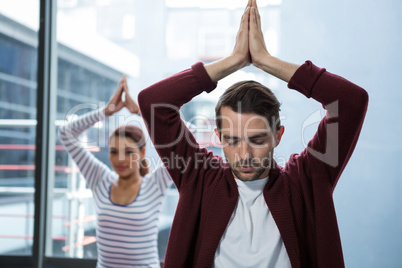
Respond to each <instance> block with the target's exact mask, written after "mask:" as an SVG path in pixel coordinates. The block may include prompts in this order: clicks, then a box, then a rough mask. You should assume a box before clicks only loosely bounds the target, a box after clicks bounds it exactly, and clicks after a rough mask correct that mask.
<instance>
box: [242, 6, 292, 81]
mask: <svg viewBox="0 0 402 268" xmlns="http://www.w3.org/2000/svg"><path fill="white" fill-rule="evenodd" d="M250 1H251V7H250V30H249V49H250V56H251V62H252V64H253V65H254V66H255V67H257V68H259V69H261V70H263V71H265V72H267V73H269V74H271V75H273V76H275V77H277V78H279V79H282V80H283V81H285V82H287V83H288V82H289V81H290V79H291V78H292V76H293V74H294V73H295V72H296V70H297V68H299V65H296V64H293V63H289V62H286V61H283V60H280V59H278V58H275V57H273V56H271V54H269V52H268V49H267V46H266V45H265V40H264V35H263V33H262V29H261V17H260V13H259V12H258V7H257V3H256V0H250Z"/></svg>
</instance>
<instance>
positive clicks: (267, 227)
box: [214, 178, 291, 268]
mask: <svg viewBox="0 0 402 268" xmlns="http://www.w3.org/2000/svg"><path fill="white" fill-rule="evenodd" d="M235 181H236V183H237V186H238V190H239V199H238V201H237V206H236V209H235V210H234V211H233V214H232V217H231V218H230V221H229V223H228V226H227V227H226V230H225V232H224V234H223V236H222V238H221V241H220V243H219V246H218V249H217V250H216V253H215V260H214V267H218V268H220V267H222V268H225V267H231V268H232V267H280V268H287V267H289V268H291V265H290V260H289V256H288V254H287V252H286V249H285V245H284V244H283V241H282V237H281V235H280V233H279V230H278V227H277V226H276V223H275V221H274V219H273V217H272V214H271V213H270V211H269V209H268V206H267V204H266V203H265V199H264V195H263V189H264V186H265V184H266V183H267V181H268V178H265V179H261V180H255V181H247V182H245V181H241V180H238V179H235Z"/></svg>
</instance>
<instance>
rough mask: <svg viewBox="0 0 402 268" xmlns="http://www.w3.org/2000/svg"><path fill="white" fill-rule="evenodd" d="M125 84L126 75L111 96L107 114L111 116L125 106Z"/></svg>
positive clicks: (106, 110)
mask: <svg viewBox="0 0 402 268" xmlns="http://www.w3.org/2000/svg"><path fill="white" fill-rule="evenodd" d="M124 84H126V76H124V75H123V76H122V78H121V80H120V83H119V85H118V86H117V89H116V92H115V93H114V94H113V96H112V97H111V98H110V100H109V103H108V104H107V106H106V108H105V114H106V115H107V116H111V115H112V114H114V113H115V112H118V111H120V110H121V108H123V107H124V102H123V92H124Z"/></svg>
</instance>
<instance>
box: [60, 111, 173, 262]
mask: <svg viewBox="0 0 402 268" xmlns="http://www.w3.org/2000/svg"><path fill="white" fill-rule="evenodd" d="M104 119H105V114H104V112H103V109H99V110H96V111H93V112H90V113H87V114H85V115H83V116H81V117H79V118H78V119H77V120H75V121H73V122H71V123H69V124H67V125H65V126H62V127H60V129H59V136H60V138H61V141H62V142H63V144H64V146H65V147H66V149H67V151H68V153H69V154H70V156H71V157H72V158H73V159H74V161H75V162H76V164H77V166H78V168H79V169H80V172H81V174H82V175H83V176H84V177H85V179H86V182H87V185H88V187H89V188H90V189H91V190H92V192H93V197H94V201H95V205H96V213H97V232H96V236H97V247H98V264H97V267H159V263H160V262H159V256H158V248H157V241H158V239H157V238H158V223H159V215H160V212H161V209H162V201H163V199H164V196H165V194H166V192H167V190H168V189H169V187H170V186H171V184H172V180H171V179H170V176H169V174H168V172H167V171H166V169H165V168H164V167H163V166H161V167H159V168H157V169H156V170H155V171H154V172H152V173H149V174H147V175H146V176H144V178H143V180H142V183H141V187H140V190H139V192H138V195H137V197H136V199H135V200H134V201H133V202H132V203H130V204H127V205H117V204H114V203H113V202H112V201H111V199H110V189H111V185H112V183H113V182H114V181H116V180H117V179H118V175H117V174H116V173H115V172H114V171H112V170H110V168H109V167H107V166H106V165H105V164H104V163H102V162H101V161H100V160H98V159H97V158H96V157H95V156H94V155H93V154H92V153H91V152H89V151H88V150H87V149H86V148H85V146H84V144H82V143H81V142H80V141H79V139H78V136H79V135H80V134H81V133H82V132H84V131H85V130H86V129H88V128H90V127H91V126H93V125H94V124H95V123H96V122H98V121H100V120H104Z"/></svg>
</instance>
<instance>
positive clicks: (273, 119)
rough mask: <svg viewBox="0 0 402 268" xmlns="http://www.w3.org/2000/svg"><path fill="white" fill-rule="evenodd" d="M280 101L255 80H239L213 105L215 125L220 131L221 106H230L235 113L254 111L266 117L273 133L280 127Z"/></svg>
mask: <svg viewBox="0 0 402 268" xmlns="http://www.w3.org/2000/svg"><path fill="white" fill-rule="evenodd" d="M280 105H281V104H280V103H279V101H278V99H277V98H276V97H275V95H274V93H272V91H271V90H270V89H269V88H267V87H266V86H264V85H262V84H260V83H258V82H255V81H241V82H237V83H235V84H234V85H232V86H231V87H229V88H228V89H227V90H226V91H225V92H224V93H223V95H222V96H221V97H220V98H219V101H218V103H217V104H216V107H215V116H216V127H217V130H218V132H219V133H220V132H221V127H222V118H221V109H222V107H225V106H226V107H230V108H231V109H232V110H233V111H234V112H237V113H255V114H258V115H261V116H263V117H265V118H266V119H267V122H269V125H270V127H271V129H272V131H273V132H274V133H276V131H277V130H278V129H279V128H280V126H281V121H280V119H279V111H280Z"/></svg>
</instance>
